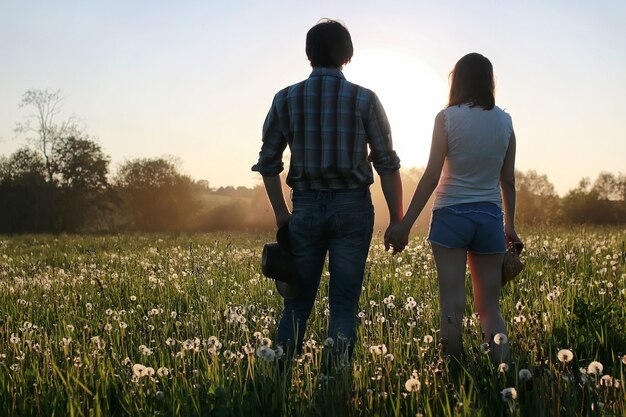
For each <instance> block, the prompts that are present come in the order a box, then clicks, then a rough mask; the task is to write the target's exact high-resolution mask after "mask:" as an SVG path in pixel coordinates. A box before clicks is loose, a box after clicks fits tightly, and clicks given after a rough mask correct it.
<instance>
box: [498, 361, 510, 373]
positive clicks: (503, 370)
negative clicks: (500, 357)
mask: <svg viewBox="0 0 626 417" xmlns="http://www.w3.org/2000/svg"><path fill="white" fill-rule="evenodd" d="M498 372H501V373H503V374H504V373H507V372H509V365H508V364H507V363H504V362H502V363H501V364H500V365H498Z"/></svg>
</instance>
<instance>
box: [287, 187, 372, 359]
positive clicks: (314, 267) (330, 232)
mask: <svg viewBox="0 0 626 417" xmlns="http://www.w3.org/2000/svg"><path fill="white" fill-rule="evenodd" d="M292 201H293V213H292V215H291V220H290V222H289V239H290V245H291V252H292V256H293V259H294V262H295V264H296V268H297V269H298V272H299V274H300V279H301V281H302V282H301V289H300V292H299V294H298V296H297V297H296V298H294V299H290V300H285V306H284V310H283V314H282V317H281V319H280V323H279V325H278V342H279V343H280V344H282V345H283V348H284V349H285V350H286V351H289V352H292V353H293V352H295V353H300V352H301V350H302V342H303V339H304V333H305V331H306V326H307V320H308V319H309V316H310V314H311V310H312V308H313V304H314V302H315V297H316V295H317V290H318V287H319V285H320V278H321V274H322V269H323V267H324V262H325V260H326V254H327V253H328V270H329V273H330V279H329V284H328V285H329V290H328V298H329V304H330V323H329V329H328V336H329V337H332V338H333V340H334V342H335V345H334V349H335V351H336V352H340V353H342V352H343V349H345V348H346V347H347V349H348V355H350V356H351V353H352V350H353V347H354V343H355V340H356V314H357V310H358V302H359V297H360V295H361V286H362V285H363V276H364V273H365V261H366V260H367V254H368V251H369V246H370V242H371V240H372V231H373V228H374V207H373V206H372V200H371V196H370V191H369V189H368V188H366V189H358V190H348V189H346V190H333V191H297V190H294V191H293V195H292Z"/></svg>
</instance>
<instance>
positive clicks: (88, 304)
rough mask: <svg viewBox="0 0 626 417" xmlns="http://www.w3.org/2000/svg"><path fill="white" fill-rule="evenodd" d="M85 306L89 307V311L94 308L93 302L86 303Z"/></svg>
mask: <svg viewBox="0 0 626 417" xmlns="http://www.w3.org/2000/svg"><path fill="white" fill-rule="evenodd" d="M85 308H86V309H87V311H91V310H93V304H91V303H87V304H85Z"/></svg>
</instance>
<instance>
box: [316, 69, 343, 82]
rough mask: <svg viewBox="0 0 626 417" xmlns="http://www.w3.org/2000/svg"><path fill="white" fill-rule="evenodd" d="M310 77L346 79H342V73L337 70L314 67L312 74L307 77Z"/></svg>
mask: <svg viewBox="0 0 626 417" xmlns="http://www.w3.org/2000/svg"><path fill="white" fill-rule="evenodd" d="M311 77H337V78H341V79H344V80H345V79H346V77H344V75H343V72H341V70H340V69H339V68H329V67H314V68H313V72H311V75H309V78H311Z"/></svg>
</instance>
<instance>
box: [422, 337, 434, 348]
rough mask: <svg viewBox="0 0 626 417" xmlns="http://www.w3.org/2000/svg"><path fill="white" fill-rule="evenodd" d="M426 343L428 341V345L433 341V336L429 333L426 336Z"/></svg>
mask: <svg viewBox="0 0 626 417" xmlns="http://www.w3.org/2000/svg"><path fill="white" fill-rule="evenodd" d="M423 340H424V343H426V344H427V345H429V344H431V343H432V342H433V340H434V339H433V337H432V336H431V335H429V334H427V335H426V336H424V339H423Z"/></svg>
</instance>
